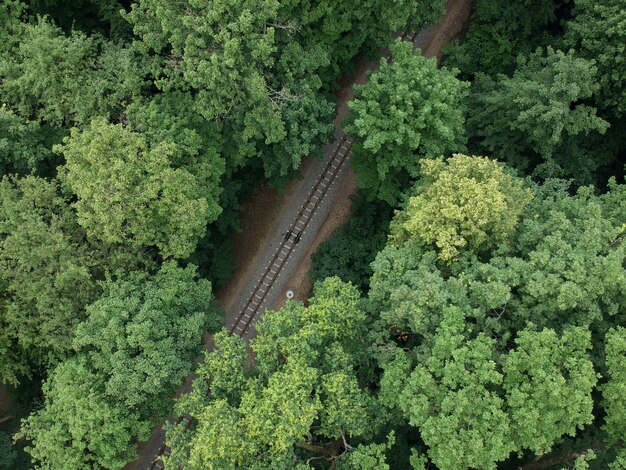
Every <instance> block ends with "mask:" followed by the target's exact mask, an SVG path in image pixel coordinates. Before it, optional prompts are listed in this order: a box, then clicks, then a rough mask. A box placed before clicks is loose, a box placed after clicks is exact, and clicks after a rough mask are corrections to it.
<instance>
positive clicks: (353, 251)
mask: <svg viewBox="0 0 626 470" xmlns="http://www.w3.org/2000/svg"><path fill="white" fill-rule="evenodd" d="M350 210H351V213H352V217H351V218H350V220H349V221H348V224H347V225H345V226H344V227H341V228H339V229H337V230H336V231H335V232H334V233H333V234H332V236H331V237H330V238H329V239H328V240H325V241H323V242H322V243H321V244H320V246H319V247H318V249H317V251H315V253H313V254H312V255H311V260H312V262H313V267H312V268H311V271H310V273H309V277H310V278H311V281H312V282H313V283H315V282H317V281H323V280H324V279H326V278H327V277H333V276H337V277H339V278H341V279H342V280H343V281H345V282H351V283H352V284H353V285H355V286H357V287H359V288H360V290H361V292H367V290H368V288H369V279H370V277H371V276H372V268H371V267H370V263H371V262H372V261H373V260H374V258H375V257H376V253H378V252H379V251H380V250H381V249H383V248H384V246H385V242H386V241H387V231H388V228H389V220H390V219H391V210H390V208H389V206H388V205H387V204H385V203H383V202H381V201H371V202H370V201H367V199H366V197H365V196H364V195H362V194H359V195H358V196H357V197H355V198H354V199H353V200H352V206H351V208H350Z"/></svg>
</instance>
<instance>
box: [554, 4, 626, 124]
mask: <svg viewBox="0 0 626 470" xmlns="http://www.w3.org/2000/svg"><path fill="white" fill-rule="evenodd" d="M624 21H626V11H625V10H624V5H623V3H622V2H621V1H620V0H608V1H604V2H602V3H601V4H599V3H598V2H594V1H592V0H577V1H576V2H575V5H574V9H573V17H572V19H571V20H569V21H567V22H566V23H565V41H566V43H567V44H568V45H569V47H573V48H574V49H576V51H577V52H578V53H579V54H580V55H581V56H582V57H585V58H586V59H589V60H593V61H594V62H595V64H596V65H597V67H598V72H599V73H598V78H597V80H598V82H599V85H600V93H599V96H598V103H599V104H600V105H601V107H602V108H604V109H607V110H609V111H610V112H611V113H612V114H614V115H615V116H618V117H619V116H622V115H624V113H625V112H626V77H624V74H623V73H621V71H623V70H624V68H625V67H626V58H624V47H623V45H624V43H625V42H626V31H625V29H624Z"/></svg>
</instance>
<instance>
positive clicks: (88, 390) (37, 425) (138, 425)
mask: <svg viewBox="0 0 626 470" xmlns="http://www.w3.org/2000/svg"><path fill="white" fill-rule="evenodd" d="M104 387H105V378H104V377H103V376H102V375H100V374H97V373H94V372H93V371H91V370H90V368H89V367H88V366H87V365H86V364H85V363H84V361H81V360H80V359H78V358H72V359H69V360H68V361H66V362H64V363H61V364H59V365H58V366H57V367H56V368H55V369H53V371H52V373H51V374H50V377H49V379H48V380H47V381H46V382H45V383H44V387H43V392H44V396H45V403H44V407H43V408H42V409H41V410H39V411H37V412H36V413H33V414H32V415H31V416H29V417H28V418H27V419H25V420H24V421H23V423H22V429H21V430H20V432H19V433H18V434H17V435H16V437H17V438H26V439H28V440H30V441H31V444H30V445H29V446H28V447H27V448H26V451H27V452H28V453H30V455H31V456H32V458H33V459H34V461H35V462H37V463H38V464H39V465H40V466H41V468H55V469H59V470H88V469H92V468H103V469H104V468H107V469H121V468H122V467H123V466H124V465H125V464H126V463H127V462H129V461H131V460H133V459H134V458H135V457H136V451H135V445H134V443H133V442H132V437H133V436H135V437H137V438H139V439H141V440H143V439H147V438H148V436H149V435H150V423H149V422H146V421H141V420H140V419H139V416H138V413H137V412H136V411H130V410H129V409H128V407H127V406H126V405H124V404H123V403H121V402H118V401H116V400H111V399H110V398H109V397H107V396H106V395H105V393H104Z"/></svg>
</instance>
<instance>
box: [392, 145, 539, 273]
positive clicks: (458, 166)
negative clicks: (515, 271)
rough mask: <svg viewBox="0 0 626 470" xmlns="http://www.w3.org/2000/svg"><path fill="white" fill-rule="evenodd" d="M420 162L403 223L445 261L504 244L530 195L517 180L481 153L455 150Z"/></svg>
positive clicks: (411, 233) (487, 250) (514, 227)
mask: <svg viewBox="0 0 626 470" xmlns="http://www.w3.org/2000/svg"><path fill="white" fill-rule="evenodd" d="M421 166H422V170H421V173H422V178H421V180H420V181H419V183H418V185H417V191H416V192H417V194H416V195H415V196H413V197H411V198H410V200H409V204H408V207H407V209H406V211H407V215H406V222H405V223H404V224H403V228H404V229H405V230H406V231H407V232H408V233H409V234H410V236H412V237H417V238H419V239H420V240H422V241H423V242H424V243H426V244H429V245H434V246H435V247H436V248H437V250H438V252H439V257H440V258H441V259H442V260H445V261H451V260H453V259H454V258H455V257H457V256H458V254H459V252H460V251H461V250H463V249H467V250H471V251H473V252H475V253H485V252H489V251H490V250H493V249H494V248H496V247H497V246H498V245H499V244H501V243H506V242H507V241H508V240H509V239H510V238H511V235H512V234H513V232H514V231H515V229H516V227H517V224H518V222H519V219H520V216H521V214H522V213H523V211H524V208H525V206H526V205H527V204H528V202H529V201H530V200H531V198H532V193H531V191H530V190H529V189H527V188H524V185H523V183H522V181H520V180H519V179H516V178H515V177H514V176H511V175H510V174H509V173H507V172H506V171H505V169H504V167H503V166H502V165H501V164H499V163H497V162H496V161H493V160H490V159H488V158H486V157H468V156H466V155H460V154H457V155H455V156H454V157H452V158H450V159H448V160H447V161H444V160H443V159H436V160H424V161H423V162H422V165H421Z"/></svg>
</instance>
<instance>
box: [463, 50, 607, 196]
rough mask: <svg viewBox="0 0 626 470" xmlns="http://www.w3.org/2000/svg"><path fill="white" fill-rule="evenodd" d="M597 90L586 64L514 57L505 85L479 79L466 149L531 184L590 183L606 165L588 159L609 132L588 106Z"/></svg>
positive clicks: (550, 55)
mask: <svg viewBox="0 0 626 470" xmlns="http://www.w3.org/2000/svg"><path fill="white" fill-rule="evenodd" d="M598 88H599V86H598V83H597V69H596V67H595V66H594V65H593V63H592V62H589V61H587V60H585V59H581V58H578V57H576V56H575V55H574V53H573V52H569V53H567V54H566V53H563V52H561V51H554V50H553V49H551V48H548V49H547V51H546V52H545V53H544V52H543V51H542V50H538V51H536V52H535V53H533V54H531V55H530V56H529V57H528V58H523V57H520V59H519V61H518V66H517V70H516V71H515V73H514V74H513V76H512V77H510V78H509V77H507V76H505V75H499V76H498V77H497V78H496V79H492V78H489V77H487V76H483V75H481V76H478V77H477V79H476V82H475V84H474V89H473V93H472V95H471V98H470V111H469V117H468V121H467V127H468V134H469V137H470V141H471V142H472V146H476V147H477V148H478V149H480V151H481V152H486V153H488V154H490V155H493V156H494V157H496V158H498V159H502V160H504V161H506V162H508V163H509V164H511V165H512V166H513V167H515V168H518V169H519V170H521V171H525V172H528V173H532V174H533V175H534V176H538V177H542V178H549V177H554V178H556V177H567V178H574V179H575V180H576V181H577V183H579V184H580V183H583V184H586V183H590V182H594V180H595V178H594V175H595V174H596V171H597V169H598V167H601V166H602V165H605V164H607V163H609V162H610V158H612V156H611V155H608V156H607V155H603V154H602V153H601V152H595V153H594V150H595V147H594V145H593V144H594V142H597V141H598V139H599V136H600V135H601V134H604V133H605V132H606V130H607V128H608V127H609V124H608V123H607V122H606V121H605V120H604V119H602V118H600V117H599V116H598V115H597V112H596V109H595V108H594V107H593V106H590V105H588V104H586V100H588V99H589V98H591V97H592V95H593V94H594V93H596V92H597V91H598ZM590 157H591V158H590Z"/></svg>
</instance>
